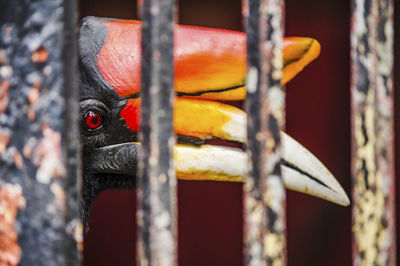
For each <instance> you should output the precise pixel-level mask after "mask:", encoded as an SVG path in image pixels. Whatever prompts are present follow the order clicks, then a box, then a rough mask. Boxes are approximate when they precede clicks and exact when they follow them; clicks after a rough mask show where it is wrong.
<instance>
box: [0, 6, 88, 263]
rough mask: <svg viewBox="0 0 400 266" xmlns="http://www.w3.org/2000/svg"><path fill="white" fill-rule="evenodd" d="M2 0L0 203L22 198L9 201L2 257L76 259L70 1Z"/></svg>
mask: <svg viewBox="0 0 400 266" xmlns="http://www.w3.org/2000/svg"><path fill="white" fill-rule="evenodd" d="M0 5H1V6H2V9H1V10H0V194H2V196H0V205H1V206H4V205H7V204H8V203H7V197H10V196H12V195H14V196H13V197H14V199H15V202H14V203H15V204H17V203H18V202H20V203H21V204H18V205H15V206H10V205H8V207H6V208H9V212H8V216H7V214H6V216H5V217H6V218H5V221H6V222H7V221H11V222H12V224H9V225H8V226H10V229H9V230H7V232H8V234H11V238H12V239H13V240H14V243H13V244H12V245H10V246H9V248H10V249H11V248H13V249H14V252H13V253H12V254H13V256H10V257H9V258H10V259H11V261H8V263H9V264H3V263H0V264H2V265H16V263H19V265H48V266H52V265H57V266H58V265H78V264H79V259H78V249H77V241H79V240H81V239H82V237H81V235H80V233H79V232H82V230H79V228H81V226H80V222H79V218H78V206H79V205H78V187H77V182H78V179H77V176H78V161H79V157H78V140H79V133H78V91H77V81H78V80H77V75H76V74H77V49H76V48H77V47H76V39H75V33H76V32H75V30H76V8H75V1H72V0H65V2H64V1H61V0H52V1H50V0H37V1H22V0H15V1H6V0H2V1H0ZM4 193H6V194H7V193H8V196H7V195H3V194H4ZM10 193H11V194H10ZM17 210H18V215H17V216H16V218H15V220H14V217H15V215H16V214H17ZM10 214H11V216H9V215H10ZM1 215H2V214H0V216H1ZM7 217H8V218H7ZM0 223H3V221H2V219H1V218H0ZM12 229H14V230H15V232H16V233H17V234H18V239H17V237H16V235H15V236H12V234H13V231H12ZM2 235H3V234H2ZM2 240H3V239H2ZM17 240H18V242H16V241H17ZM15 245H18V246H15ZM18 249H20V251H21V252H18ZM18 253H19V254H18ZM7 254H8V253H7V251H4V250H0V258H4V257H5V256H6V257H7V256H8V255H7Z"/></svg>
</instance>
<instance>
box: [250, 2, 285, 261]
mask: <svg viewBox="0 0 400 266" xmlns="http://www.w3.org/2000/svg"><path fill="white" fill-rule="evenodd" d="M283 5H284V3H283V1H282V0H248V3H245V4H244V7H243V10H244V13H245V17H246V22H247V24H246V32H247V83H246V85H247V99H246V110H247V112H248V120H247V121H248V122H247V134H248V136H247V138H248V148H247V152H248V154H249V159H250V161H249V173H248V177H247V181H246V184H245V212H246V216H245V219H246V222H245V224H246V227H245V264H246V265H274V266H277V265H285V264H286V257H285V256H286V241H285V227H286V224H285V223H286V222H285V215H286V214H285V211H286V209H285V200H286V195H285V190H284V187H283V181H282V178H281V171H280V160H281V155H280V150H281V147H280V133H279V132H280V128H281V127H282V125H283V121H284V101H285V95H284V92H283V90H282V88H281V86H280V79H281V76H282V45H283V30H282V19H283V13H282V12H283Z"/></svg>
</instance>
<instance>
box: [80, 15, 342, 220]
mask: <svg viewBox="0 0 400 266" xmlns="http://www.w3.org/2000/svg"><path fill="white" fill-rule="evenodd" d="M140 27H141V26H140V22H138V21H126V20H125V21H124V20H113V19H106V18H95V17H88V18H85V19H84V21H83V23H82V26H81V31H80V39H79V45H80V67H81V84H80V90H81V138H82V145H83V169H84V177H83V186H82V214H83V221H84V223H85V224H86V223H87V220H88V214H89V210H90V206H91V204H92V202H93V200H94V199H95V197H96V196H97V195H98V194H99V193H100V192H102V191H104V190H107V189H129V188H134V187H135V175H136V159H137V152H138V149H139V147H140V145H139V144H138V143H135V142H136V141H137V131H138V128H139V124H140V121H139V117H140V115H139V112H140V98H139V90H140V60H141V56H140V43H141V40H140V37H141V28H140ZM174 38H175V48H174V53H175V59H174V61H175V88H174V89H175V91H176V95H177V97H176V99H175V104H174V130H175V132H176V134H177V136H178V144H177V145H176V147H175V150H174V160H175V168H176V176H177V178H180V179H192V180H222V181H237V182H241V181H243V180H244V176H245V174H246V170H247V169H246V166H247V157H246V154H245V153H244V152H243V150H242V149H240V148H232V147H227V146H221V145H219V146H218V145H209V144H207V143H206V141H207V140H209V139H215V138H217V139H221V140H225V141H229V142H236V143H239V144H242V145H243V144H245V143H246V114H245V112H244V111H242V110H240V109H238V108H236V107H233V106H231V105H228V104H225V103H221V102H217V101H212V100H221V101H232V100H243V99H244V98H245V97H246V89H245V87H244V84H245V72H246V64H245V62H246V36H245V34H244V33H240V32H233V31H228V30H220V29H209V28H201V27H192V26H176V28H175V37H174ZM319 51H320V45H319V43H318V42H317V41H316V40H314V39H311V38H300V37H292V38H285V40H284V50H283V63H284V68H283V75H282V79H281V80H282V81H281V82H282V85H284V84H286V83H287V82H288V81H289V80H290V79H292V78H293V77H294V76H295V75H296V74H297V73H298V72H300V71H301V70H302V69H303V68H304V67H305V66H306V65H307V64H309V63H310V62H311V61H313V60H314V59H315V58H316V57H317V56H318V55H319ZM281 139H282V145H283V158H282V162H281V169H282V175H283V179H284V183H285V186H286V187H287V188H289V189H293V190H297V191H301V192H305V193H309V194H312V195H314V196H318V197H321V198H324V199H327V200H330V201H332V202H335V203H337V204H340V205H348V204H349V200H348V198H347V196H346V194H345V192H344V191H343V189H342V187H341V186H340V185H339V183H338V182H337V181H336V179H335V178H334V177H333V175H332V174H331V173H330V172H329V171H328V170H327V169H326V168H325V167H324V165H323V164H322V163H321V162H319V160H318V159H317V158H316V157H315V156H313V155H312V154H311V153H310V152H309V151H307V150H306V149H305V148H304V147H302V146H301V145H300V144H299V143H297V142H296V141H295V140H293V139H292V138H291V137H289V136H288V135H286V134H285V133H283V132H282V133H281Z"/></svg>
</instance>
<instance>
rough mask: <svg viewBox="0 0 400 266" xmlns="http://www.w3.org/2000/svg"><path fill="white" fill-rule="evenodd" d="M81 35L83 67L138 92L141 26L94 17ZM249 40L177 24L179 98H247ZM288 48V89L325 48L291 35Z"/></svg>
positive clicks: (123, 91) (122, 90) (121, 90)
mask: <svg viewBox="0 0 400 266" xmlns="http://www.w3.org/2000/svg"><path fill="white" fill-rule="evenodd" d="M81 32H82V33H83V34H81V37H80V46H81V51H82V52H81V57H82V59H83V60H82V62H83V65H84V67H85V68H88V69H91V70H93V69H95V68H97V69H95V71H94V72H96V73H97V72H98V75H99V76H101V77H102V78H104V80H105V82H106V83H108V84H109V85H111V86H112V87H113V88H114V89H115V91H116V92H117V93H118V94H119V95H120V96H122V97H128V96H131V95H134V94H137V93H138V92H139V90H140V76H141V74H140V69H141V68H140V65H141V62H140V59H141V50H140V42H141V41H140V39H141V23H140V22H139V21H133V20H128V21H118V20H106V19H102V18H93V17H90V18H86V19H85V21H84V23H83V24H82V29H81ZM104 35H105V36H104ZM98 36H104V41H100V40H97V39H98V38H100V37H98ZM246 41H247V40H246V35H245V34H244V33H243V32H235V31H229V30H222V29H211V28H203V27H193V26H181V25H178V26H176V28H175V40H174V65H175V71H174V72H175V88H174V89H175V91H176V92H177V94H178V96H186V97H196V98H201V99H209V100H211V99H212V100H224V101H236V100H243V99H245V98H246V88H245V79H246ZM98 43H100V45H99V44H98ZM99 46H100V49H99ZM283 46H284V48H283V58H282V59H283V62H282V63H283V71H282V79H281V80H282V81H281V83H282V85H285V84H286V83H287V82H289V81H290V80H291V79H292V78H293V77H294V76H296V75H297V74H298V73H299V72H300V71H301V70H302V69H303V68H304V67H305V66H307V65H308V64H310V63H311V62H312V61H313V60H314V59H316V58H317V57H318V56H319V53H320V49H321V47H320V44H319V43H318V41H317V40H315V39H313V38H306V37H286V38H284V43H283ZM89 51H90V52H89ZM93 51H96V54H93ZM92 72H93V71H92Z"/></svg>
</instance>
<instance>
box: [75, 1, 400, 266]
mask: <svg viewBox="0 0 400 266" xmlns="http://www.w3.org/2000/svg"><path fill="white" fill-rule="evenodd" d="M396 8H397V11H400V10H399V4H397V7H396ZM80 12H81V13H80V15H81V17H84V16H88V15H92V16H104V17H114V18H126V19H128V18H130V19H137V12H136V2H135V1H126V0H113V1H109V0H101V1H100V0H81V1H80ZM398 13H399V12H398ZM397 20H398V19H397ZM179 23H180V24H187V25H200V26H209V27H218V28H225V29H232V30H242V18H241V1H240V0H235V1H233V0H202V1H195V0H184V1H181V3H180V5H179ZM285 24H286V25H285V26H286V36H310V37H314V38H316V39H318V40H319V42H320V43H321V45H322V52H321V56H320V57H319V58H318V59H317V60H316V61H315V62H314V63H312V64H311V65H310V66H309V67H307V68H306V69H305V70H304V71H303V72H302V73H301V74H300V75H299V76H298V77H296V78H295V79H294V80H293V81H292V82H290V84H289V85H288V86H287V98H286V104H287V105H286V131H287V132H288V133H289V134H290V135H291V136H293V137H294V138H296V139H297V140H298V141H300V142H301V143H302V144H303V145H304V146H306V147H307V148H308V149H310V150H311V151H312V152H313V153H314V154H316V155H317V156H318V157H319V158H320V160H321V161H322V162H324V164H325V165H326V166H327V167H328V168H329V169H330V170H331V171H332V173H333V174H334V175H335V176H336V177H337V178H338V179H339V182H340V183H341V184H342V185H343V187H344V188H345V190H346V192H347V193H348V194H349V195H350V114H349V111H350V93H349V92H350V89H349V84H350V74H349V73H350V65H349V53H350V52H349V48H350V44H349V43H350V39H349V29H350V1H346V0H336V1H321V0H303V1H296V0H287V1H286V19H285ZM397 24H398V23H397ZM396 31H397V32H398V29H396ZM397 38H398V37H397ZM396 41H397V40H396ZM398 43H399V42H398V41H397V43H396V44H398ZM396 46H397V47H398V45H396ZM398 54H399V53H398V52H396V59H398V58H399V55H398ZM397 61H398V60H397ZM396 69H397V71H396V73H397V72H399V71H398V67H397V65H396ZM396 87H398V82H396ZM396 99H399V96H398V95H396ZM396 120H397V121H398V119H397V118H396ZM396 129H397V130H396V132H400V126H399V123H396ZM397 150H398V149H397ZM178 199H179V201H178V208H179V221H178V222H179V247H178V252H179V265H182V266H197V265H199V266H200V265H201V266H205V265H209V266H214V265H215V266H224V265H227V266H228V265H229V266H234V265H242V255H241V254H242V225H243V224H242V215H243V212H242V185H241V184H237V183H223V182H197V181H179V182H178ZM135 209H136V206H135V193H134V192H132V191H131V192H129V191H125V192H122V191H118V192H116V191H112V192H105V193H103V194H102V195H101V196H100V197H99V198H98V199H97V201H96V202H95V205H94V208H93V209H92V213H91V221H90V230H89V232H88V233H87V234H86V235H85V252H84V265H85V266H94V265H96V266H101V265H134V263H135V262H134V261H135ZM350 221H351V208H350V207H347V208H344V207H340V206H336V205H334V204H331V203H328V202H325V201H322V200H319V199H316V198H313V197H310V196H306V195H302V194H299V193H296V192H291V191H288V193H287V236H288V237H287V239H288V265H289V266H302V265H304V266H306V265H307V266H313V265H315V266H320V265H325V266H337V265H351V223H350Z"/></svg>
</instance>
